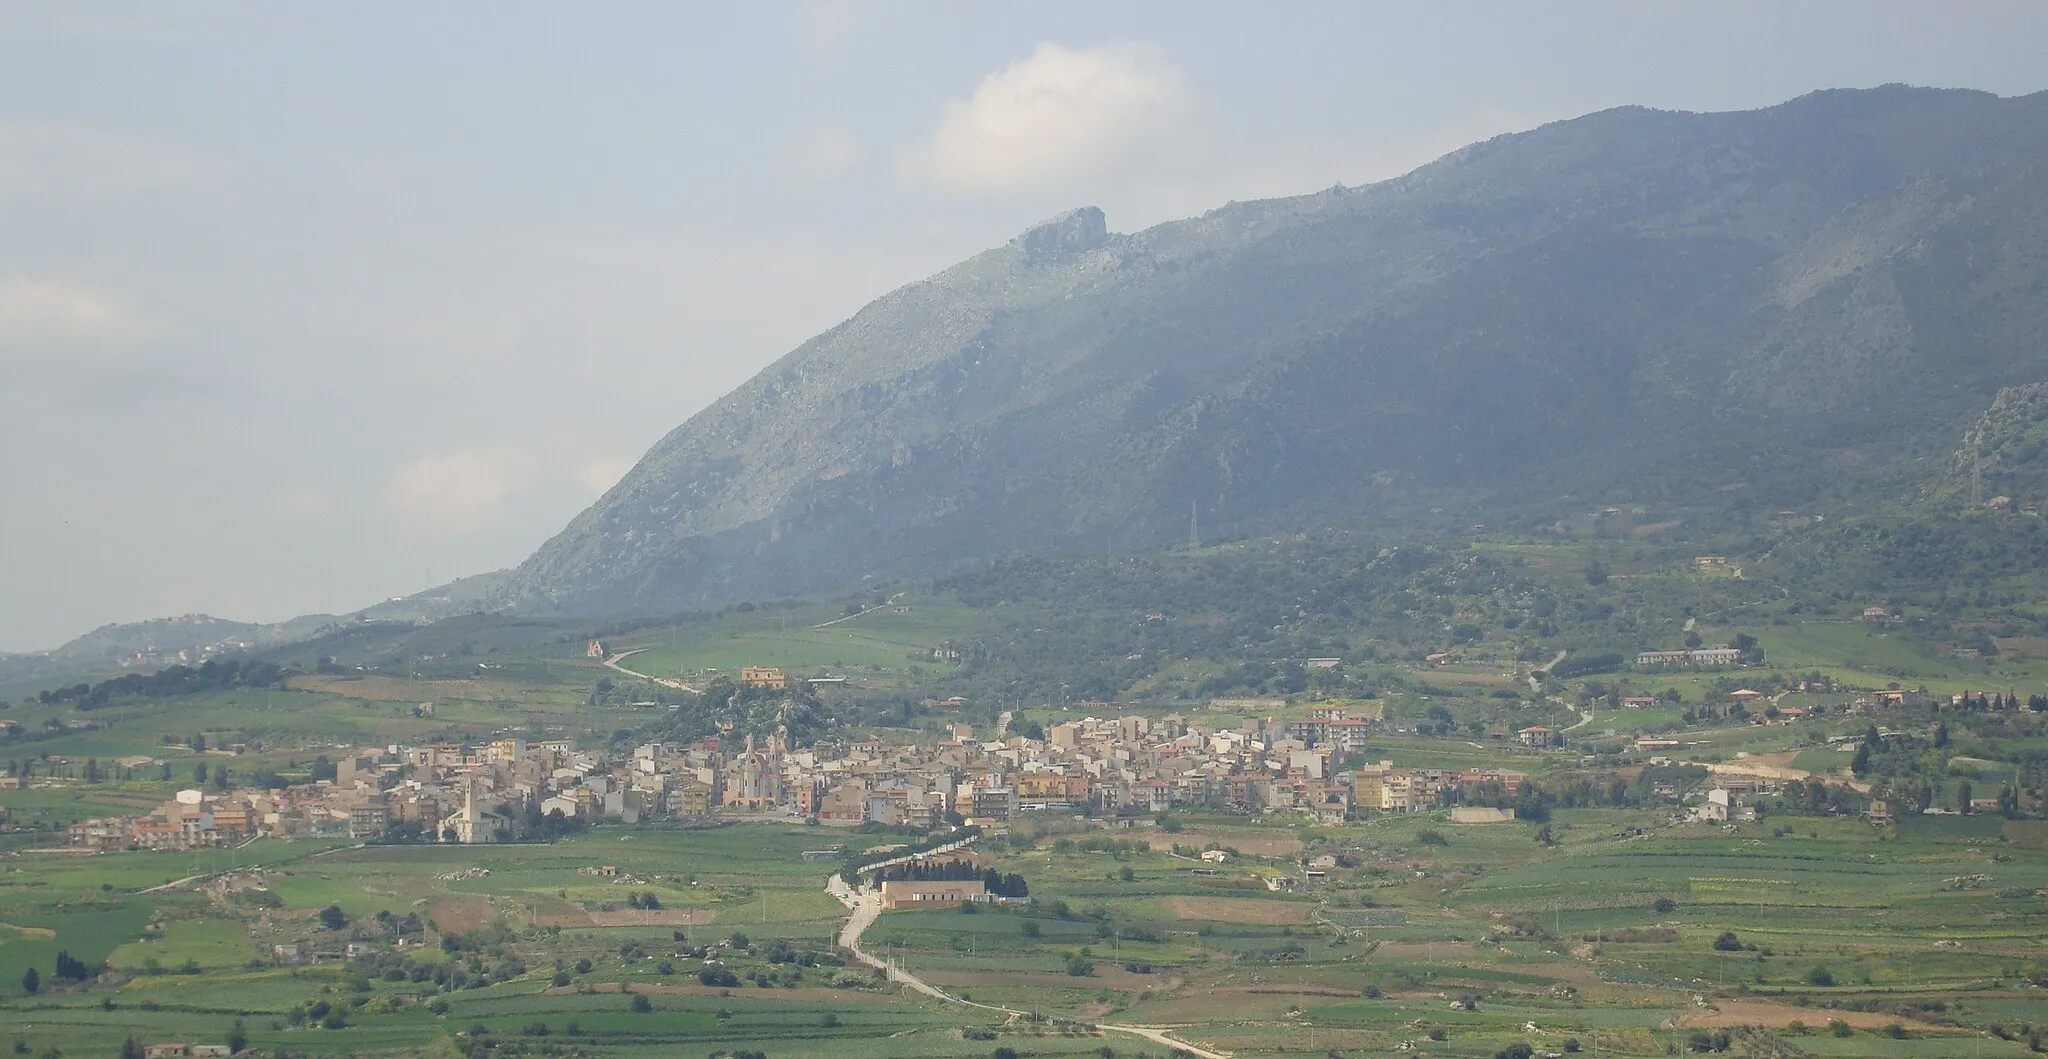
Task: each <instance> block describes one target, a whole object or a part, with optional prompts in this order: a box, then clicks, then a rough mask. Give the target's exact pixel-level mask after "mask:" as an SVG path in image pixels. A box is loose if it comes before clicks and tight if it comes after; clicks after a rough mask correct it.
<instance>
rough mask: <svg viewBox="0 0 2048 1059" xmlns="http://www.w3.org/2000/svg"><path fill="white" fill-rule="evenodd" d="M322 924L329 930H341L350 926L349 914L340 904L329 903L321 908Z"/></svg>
mask: <svg viewBox="0 0 2048 1059" xmlns="http://www.w3.org/2000/svg"><path fill="white" fill-rule="evenodd" d="M320 925H321V926H323V927H326V928H327V929H329V930H340V929H341V928H343V927H345V926H348V915H347V914H346V913H344V912H343V911H342V910H341V906H340V905H328V906H327V907H326V908H323V909H321V910H320Z"/></svg>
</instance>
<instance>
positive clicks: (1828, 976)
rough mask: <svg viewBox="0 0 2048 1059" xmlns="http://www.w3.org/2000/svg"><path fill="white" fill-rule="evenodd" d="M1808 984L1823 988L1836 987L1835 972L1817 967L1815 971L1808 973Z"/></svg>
mask: <svg viewBox="0 0 2048 1059" xmlns="http://www.w3.org/2000/svg"><path fill="white" fill-rule="evenodd" d="M1806 984H1807V985H1817V986H1822V987H1826V986H1831V985H1834V984H1835V975H1834V972H1832V971H1830V970H1828V969H1827V968H1825V967H1815V968H1814V969H1812V970H1810V971H1808V972H1806Z"/></svg>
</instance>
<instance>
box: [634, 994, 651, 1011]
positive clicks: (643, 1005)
mask: <svg viewBox="0 0 2048 1059" xmlns="http://www.w3.org/2000/svg"><path fill="white" fill-rule="evenodd" d="M632 1008H633V1010H634V1011H638V1012H641V1013H642V1014H645V1013H646V1012H649V1011H653V1010H654V1001H652V1000H649V999H647V994H645V993H635V994H633V1003H632Z"/></svg>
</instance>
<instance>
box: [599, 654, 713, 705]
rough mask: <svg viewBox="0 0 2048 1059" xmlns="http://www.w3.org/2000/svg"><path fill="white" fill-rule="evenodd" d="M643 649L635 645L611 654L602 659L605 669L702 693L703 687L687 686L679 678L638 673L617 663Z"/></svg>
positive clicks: (698, 693) (695, 693) (693, 692)
mask: <svg viewBox="0 0 2048 1059" xmlns="http://www.w3.org/2000/svg"><path fill="white" fill-rule="evenodd" d="M645 650H647V648H645V647H635V648H633V649H632V650H630V651H621V652H619V653H618V654H615V655H613V656H611V657H610V658H607V659H605V660H604V666H605V668H606V669H616V670H618V671H619V672H621V673H624V674H626V675H627V676H629V677H636V678H638V679H640V680H651V681H653V682H655V683H656V684H659V685H661V686H662V687H664V688H674V689H676V690H677V691H687V692H689V693H690V694H692V695H702V694H704V689H702V688H693V687H691V686H689V685H688V684H685V683H683V682H682V681H680V680H670V679H669V678H667V677H657V676H654V675H653V674H650V673H640V672H635V671H634V670H631V669H627V668H626V667H625V666H622V665H620V664H619V663H620V662H623V661H625V660H626V659H628V658H631V657H633V656H634V655H637V654H639V653H640V652H642V651H645Z"/></svg>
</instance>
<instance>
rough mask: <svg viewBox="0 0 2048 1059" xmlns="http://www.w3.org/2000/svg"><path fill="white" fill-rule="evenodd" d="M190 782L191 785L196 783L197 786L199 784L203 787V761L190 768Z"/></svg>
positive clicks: (204, 777)
mask: <svg viewBox="0 0 2048 1059" xmlns="http://www.w3.org/2000/svg"><path fill="white" fill-rule="evenodd" d="M192 782H193V783H197V784H200V785H202V786H204V785H205V783H206V763H205V762H203V761H202V762H200V763H199V764H197V765H194V766H192Z"/></svg>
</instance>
